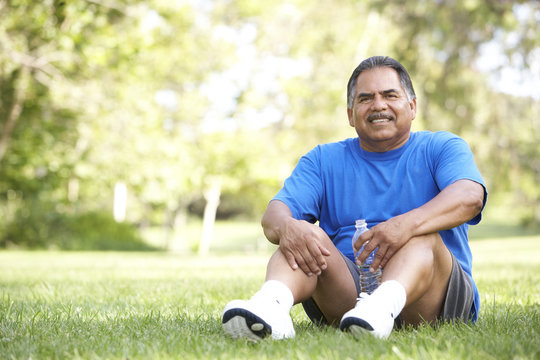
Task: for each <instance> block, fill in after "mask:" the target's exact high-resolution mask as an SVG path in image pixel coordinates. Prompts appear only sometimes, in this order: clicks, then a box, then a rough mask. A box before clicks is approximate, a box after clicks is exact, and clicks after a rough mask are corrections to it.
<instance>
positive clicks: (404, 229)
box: [354, 216, 413, 271]
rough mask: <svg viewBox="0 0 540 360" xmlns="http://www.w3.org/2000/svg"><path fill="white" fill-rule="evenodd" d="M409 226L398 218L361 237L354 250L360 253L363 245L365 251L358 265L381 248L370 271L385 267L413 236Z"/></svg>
mask: <svg viewBox="0 0 540 360" xmlns="http://www.w3.org/2000/svg"><path fill="white" fill-rule="evenodd" d="M407 225H408V224H407V223H406V222H405V221H404V219H403V217H402V216H396V217H393V218H391V219H389V220H387V221H385V222H382V223H379V224H377V225H376V226H374V227H372V228H371V229H369V230H368V231H366V232H365V233H363V234H362V235H360V236H359V237H358V240H356V243H355V244H354V249H355V251H358V250H359V249H360V248H361V247H362V245H364V249H363V250H362V252H361V253H360V255H359V256H358V259H357V260H356V261H357V263H358V264H363V263H364V261H366V259H367V257H368V256H369V254H371V253H372V252H373V250H375V249H376V248H379V249H378V250H377V252H376V253H375V258H374V259H373V263H372V264H371V267H370V271H375V270H376V269H378V268H379V267H381V268H382V267H384V266H385V265H386V263H387V262H388V260H390V258H391V257H392V256H393V255H394V254H395V253H396V252H397V251H398V250H399V249H401V247H402V246H403V245H405V244H406V243H407V241H409V239H411V237H412V236H413V234H412V230H409V227H408V226H407Z"/></svg>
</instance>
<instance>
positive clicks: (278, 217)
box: [261, 200, 292, 244]
mask: <svg viewBox="0 0 540 360" xmlns="http://www.w3.org/2000/svg"><path fill="white" fill-rule="evenodd" d="M290 219H292V213H291V210H289V207H288V206H287V205H285V204H284V203H283V202H281V201H279V200H273V201H271V202H270V203H269V204H268V207H267V208H266V212H265V213H264V215H263V217H262V220H261V225H262V227H263V231H264V235H265V236H266V238H267V239H268V241H270V242H271V243H273V244H279V237H280V228H281V226H283V225H284V224H285V221H288V220H290Z"/></svg>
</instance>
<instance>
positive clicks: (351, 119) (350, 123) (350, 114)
mask: <svg viewBox="0 0 540 360" xmlns="http://www.w3.org/2000/svg"><path fill="white" fill-rule="evenodd" d="M347 116H348V117H349V125H351V126H352V127H354V120H353V116H352V109H349V108H347Z"/></svg>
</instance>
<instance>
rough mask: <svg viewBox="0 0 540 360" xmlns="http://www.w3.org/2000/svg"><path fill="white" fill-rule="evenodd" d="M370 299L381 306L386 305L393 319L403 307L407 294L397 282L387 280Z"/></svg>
mask: <svg viewBox="0 0 540 360" xmlns="http://www.w3.org/2000/svg"><path fill="white" fill-rule="evenodd" d="M370 298H372V299H376V301H377V302H379V303H381V304H388V306H389V307H390V311H391V313H392V317H393V318H394V319H395V318H396V317H397V316H398V315H399V313H400V312H401V310H403V307H404V306H405V302H406V301H407V293H406V292H405V288H404V287H403V285H401V284H400V283H399V282H398V281H396V280H388V281H385V282H383V283H382V284H381V285H379V287H378V288H377V289H376V290H375V291H374V292H373V293H372V294H371V296H370Z"/></svg>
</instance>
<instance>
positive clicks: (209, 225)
mask: <svg viewBox="0 0 540 360" xmlns="http://www.w3.org/2000/svg"><path fill="white" fill-rule="evenodd" d="M221 181H222V179H221V176H218V177H215V178H213V179H212V180H211V181H210V185H209V187H208V190H206V191H205V192H204V198H205V200H206V206H205V207H204V216H203V225H202V234H201V241H200V243H199V255H207V254H208V251H209V250H210V245H211V244H212V237H213V232H214V224H215V222H216V212H217V208H218V205H219V198H220V197H221Z"/></svg>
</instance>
